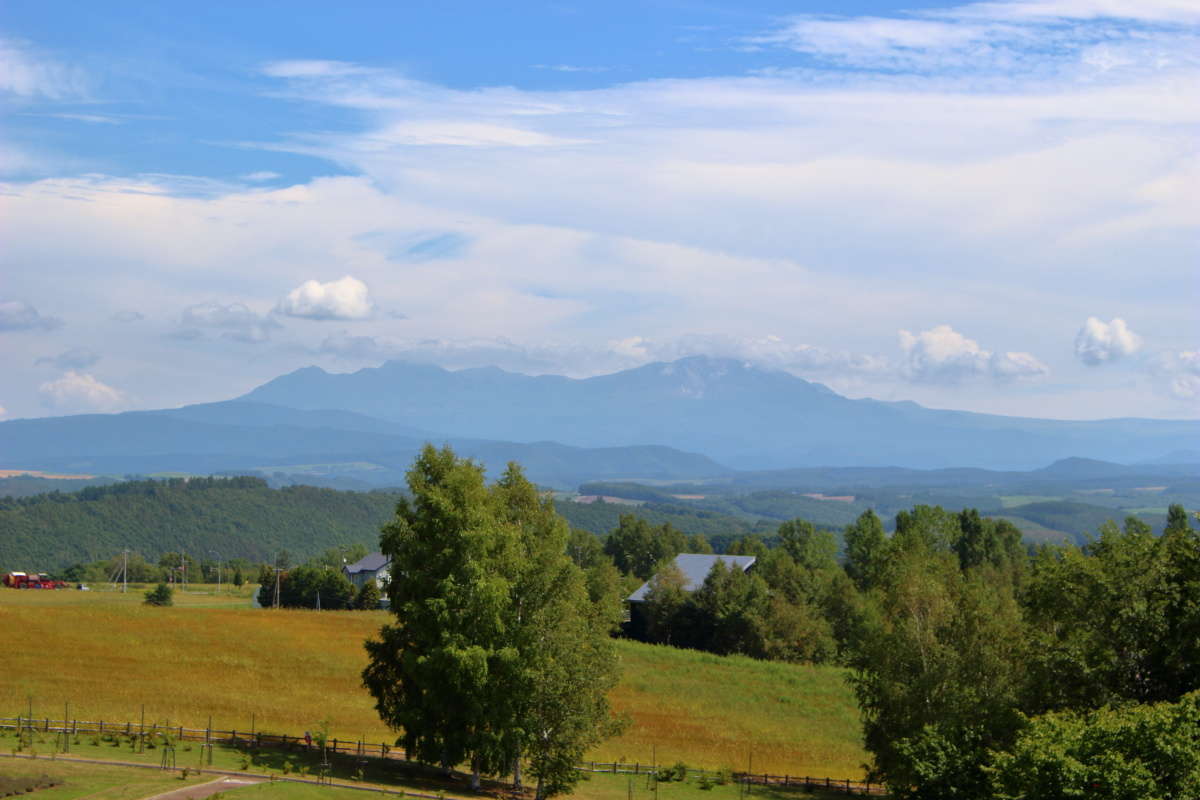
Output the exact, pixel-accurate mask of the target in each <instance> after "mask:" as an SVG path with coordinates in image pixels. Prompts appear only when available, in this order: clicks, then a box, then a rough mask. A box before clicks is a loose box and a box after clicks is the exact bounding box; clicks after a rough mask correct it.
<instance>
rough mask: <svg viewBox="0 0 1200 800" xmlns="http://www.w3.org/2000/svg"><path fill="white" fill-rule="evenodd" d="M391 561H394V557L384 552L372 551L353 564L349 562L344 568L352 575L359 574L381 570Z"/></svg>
mask: <svg viewBox="0 0 1200 800" xmlns="http://www.w3.org/2000/svg"><path fill="white" fill-rule="evenodd" d="M390 563H392V559H390V558H388V557H387V556H385V555H384V554H383V553H371V554H370V555H366V556H363V557H362V558H360V559H359V560H358V561H355V562H354V563H353V564H347V565H346V566H345V567H344V569H345V570H346V572H348V573H349V574H351V575H357V574H358V573H360V572H379V570H381V569H383V568H384V567H386V566H387V565H388V564H390Z"/></svg>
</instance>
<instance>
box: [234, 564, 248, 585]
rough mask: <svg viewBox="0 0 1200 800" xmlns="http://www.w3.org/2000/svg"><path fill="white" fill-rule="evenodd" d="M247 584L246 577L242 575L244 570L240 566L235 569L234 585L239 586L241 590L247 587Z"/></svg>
mask: <svg viewBox="0 0 1200 800" xmlns="http://www.w3.org/2000/svg"><path fill="white" fill-rule="evenodd" d="M245 583H246V576H245V575H243V574H242V568H241V567H240V566H239V567H234V568H233V585H234V586H237V587H238V588H241V587H242V586H244V585H245Z"/></svg>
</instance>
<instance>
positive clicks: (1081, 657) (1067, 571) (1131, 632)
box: [845, 505, 1200, 798]
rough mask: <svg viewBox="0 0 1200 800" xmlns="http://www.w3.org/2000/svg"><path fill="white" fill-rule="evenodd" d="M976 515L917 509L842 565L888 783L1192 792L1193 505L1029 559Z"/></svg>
mask: <svg viewBox="0 0 1200 800" xmlns="http://www.w3.org/2000/svg"><path fill="white" fill-rule="evenodd" d="M930 521H931V522H934V521H935V520H933V519H931V520H930ZM977 531H978V528H976V527H974V526H973V525H972V526H966V525H964V526H962V527H961V529H959V530H955V528H954V527H953V526H944V527H943V526H936V525H935V526H933V527H930V526H927V525H922V526H921V530H920V535H919V536H915V537H914V536H912V535H905V536H901V535H900V534H899V532H898V534H897V537H894V538H893V539H892V540H891V541H889V542H887V543H886V545H885V546H882V547H880V548H879V550H878V552H879V554H880V555H879V556H878V557H871V558H867V559H859V560H857V561H855V562H848V564H847V566H848V567H850V566H851V563H854V564H855V565H856V567H857V568H858V572H857V573H856V574H855V578H856V583H857V586H858V588H859V590H860V595H859V597H858V601H857V603H856V605H855V606H854V608H853V613H852V614H851V617H850V619H849V624H848V626H847V631H848V636H847V638H846V641H845V662H846V663H847V664H848V665H849V666H850V667H851V668H852V669H853V670H854V672H853V675H854V678H853V680H854V685H855V690H856V693H857V695H858V700H859V704H860V707H861V710H862V713H863V719H864V733H865V739H866V743H867V746H868V749H869V750H870V751H871V752H872V753H873V755H874V758H875V765H876V769H877V771H878V773H879V775H880V776H882V777H884V778H885V779H886V780H887V781H888V782H889V784H890V785H891V787H892V790H893V793H894V794H895V795H896V796H897V797H902V798H907V797H922V798H950V797H977V798H992V797H994V798H1011V797H1031V798H1032V797H1047V798H1048V797H1066V796H1088V797H1102V798H1117V797H1143V798H1153V797H1161V798H1168V797H1195V796H1198V793H1200V714H1197V710H1198V709H1200V702H1198V701H1200V697H1198V696H1197V694H1196V693H1197V691H1198V690H1200V669H1197V665H1198V664H1200V536H1198V535H1197V532H1196V531H1195V530H1194V529H1193V528H1192V526H1191V524H1190V521H1189V519H1188V515H1187V513H1186V512H1185V511H1184V509H1183V507H1182V506H1178V505H1174V506H1171V507H1170V509H1169V513H1168V515H1167V523H1166V526H1165V529H1164V530H1163V531H1162V535H1161V536H1155V535H1154V533H1153V532H1152V530H1151V529H1150V527H1149V526H1147V525H1146V524H1145V523H1143V522H1142V521H1140V520H1138V519H1136V518H1132V517H1130V518H1128V519H1127V520H1126V521H1125V524H1124V527H1123V528H1118V527H1117V526H1116V525H1115V524H1113V523H1111V522H1107V523H1105V524H1104V525H1103V526H1102V527H1101V529H1100V531H1099V535H1098V536H1097V537H1096V538H1094V539H1093V540H1091V541H1090V542H1088V543H1087V544H1086V545H1085V546H1083V547H1078V546H1066V547H1051V546H1047V547H1042V548H1039V549H1038V550H1037V551H1036V552H1035V553H1034V554H1032V555H1031V556H1030V557H1026V558H1004V559H1001V560H999V561H997V560H996V559H994V558H992V557H990V556H989V555H988V554H987V553H986V552H984V551H981V550H980V548H979V547H978V546H977V545H978V543H979V542H980V541H981V540H980V538H979V537H978V536H977V534H976V532H977ZM848 547H849V543H848Z"/></svg>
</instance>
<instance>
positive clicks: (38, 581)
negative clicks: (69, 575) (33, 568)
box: [4, 572, 67, 589]
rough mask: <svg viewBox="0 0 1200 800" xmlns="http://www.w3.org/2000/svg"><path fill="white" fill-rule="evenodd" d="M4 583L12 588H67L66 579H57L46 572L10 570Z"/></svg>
mask: <svg viewBox="0 0 1200 800" xmlns="http://www.w3.org/2000/svg"><path fill="white" fill-rule="evenodd" d="M4 585H5V586H7V587H9V588H10V589H65V588H67V583H66V581H56V580H54V579H52V578H51V577H50V576H49V575H46V574H45V573H38V572H10V573H8V574H7V575H5V576H4Z"/></svg>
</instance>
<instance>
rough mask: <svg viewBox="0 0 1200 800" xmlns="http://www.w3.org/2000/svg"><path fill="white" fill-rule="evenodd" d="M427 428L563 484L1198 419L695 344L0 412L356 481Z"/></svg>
mask: <svg viewBox="0 0 1200 800" xmlns="http://www.w3.org/2000/svg"><path fill="white" fill-rule="evenodd" d="M426 441H432V442H434V443H438V444H441V443H448V444H450V445H452V446H453V447H455V449H456V450H457V451H458V452H460V453H462V454H465V455H469V456H472V457H475V458H477V459H479V460H481V461H483V462H484V463H485V464H487V466H488V468H489V471H491V472H492V473H493V474H495V472H496V471H498V470H499V469H502V468H503V465H504V464H505V463H506V462H507V461H509V460H516V461H519V462H521V463H522V464H523V465H524V466H525V467H526V470H527V472H528V474H529V475H530V477H531V478H532V479H533V480H535V481H538V482H539V483H542V484H544V485H549V486H555V487H559V488H573V487H574V486H577V485H578V484H579V483H581V482H584V481H588V480H622V479H643V480H645V479H654V480H688V479H693V480H695V479H711V478H718V477H730V476H733V475H735V474H738V473H742V472H745V471H764V470H771V471H774V470H781V469H786V470H794V469H797V468H812V467H818V466H821V467H828V466H833V467H878V466H884V465H895V466H899V467H904V468H908V469H936V468H944V467H952V466H953V467H960V468H988V469H1001V470H1025V469H1032V468H1035V467H1040V466H1042V465H1044V464H1047V463H1050V462H1053V461H1056V460H1059V459H1063V458H1067V457H1082V458H1086V459H1097V460H1103V461H1108V462H1124V463H1136V462H1143V461H1145V462H1149V461H1155V462H1157V463H1160V464H1161V463H1163V462H1164V455H1165V454H1178V455H1179V456H1180V457H1184V458H1186V456H1187V455H1188V454H1189V453H1192V454H1194V453H1195V451H1196V450H1198V449H1200V421H1169V420H1149V419H1114V420H1100V421H1089V422H1073V421H1057V420H1040V419H1027V418H1018V417H1003V416H994V415H986V414H975V413H968V412H959V411H940V410H933V409H928V408H923V407H921V406H919V405H917V404H915V403H911V402H900V403H892V402H881V401H877V400H870V399H862V400H854V399H849V398H846V397H843V396H841V395H839V394H837V393H835V392H833V391H831V390H830V389H828V388H827V387H825V386H822V385H820V384H817V383H812V382H809V381H806V380H803V379H801V378H797V377H795V376H793V375H790V374H788V373H784V372H779V371H773V370H766V369H761V368H757V367H754V366H751V365H748V364H745V363H743V362H739V361H732V360H725V359H713V358H705V357H693V358H686V359H681V360H679V361H675V362H669V363H655V364H649V365H646V366H643V367H639V368H636V369H631V370H625V371H623V372H617V373H613V374H610V375H601V376H597V377H593V378H585V379H572V378H567V377H563V376H557V375H542V376H528V375H521V374H517V373H511V372H505V371H503V370H500V369H496V368H484V369H468V370H460V371H449V370H445V369H441V368H439V367H435V366H430V365H421V364H411V363H405V362H398V361H392V362H387V363H385V364H383V365H382V366H379V367H374V368H367V369H362V370H359V371H357V372H353V373H330V372H326V371H325V370H322V369H319V368H317V367H307V368H304V369H300V370H296V371H295V372H292V373H289V374H286V375H283V376H280V377H278V378H275V379H274V380H271V381H269V382H267V383H266V384H263V385H262V386H260V387H258V388H256V389H254V390H253V391H251V392H249V393H247V394H246V395H244V396H242V397H240V398H236V399H233V400H229V401H225V402H218V403H207V404H200V405H192V406H185V407H183V408H177V409H165V410H158V411H135V412H126V413H121V414H86V415H77V416H67V417H49V418H42V419H23V420H11V421H7V422H0V468H6V469H18V468H19V469H30V470H33V469H40V470H53V471H59V472H75V473H101V474H117V475H120V474H126V473H135V474H155V473H163V472H186V473H201V474H213V473H245V472H252V473H259V474H263V475H267V476H271V475H274V474H276V473H278V474H281V475H287V476H292V478H295V477H296V476H300V477H301V478H302V477H303V476H306V475H307V476H309V477H310V479H311V480H312V481H313V482H317V483H321V484H322V485H340V486H343V487H344V488H367V487H370V486H386V485H397V484H399V483H401V482H402V480H403V472H404V470H405V469H406V468H407V466H408V465H409V463H411V461H412V458H413V456H414V455H415V453H416V452H417V450H418V449H419V448H420V446H421V445H422V444H423V443H424V442H426ZM1167 460H1170V459H1167ZM1081 463H1084V462H1081ZM1076 467H1077V468H1078V467H1079V465H1076ZM1110 468H1111V466H1110V467H1106V468H1105V469H1110Z"/></svg>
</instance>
